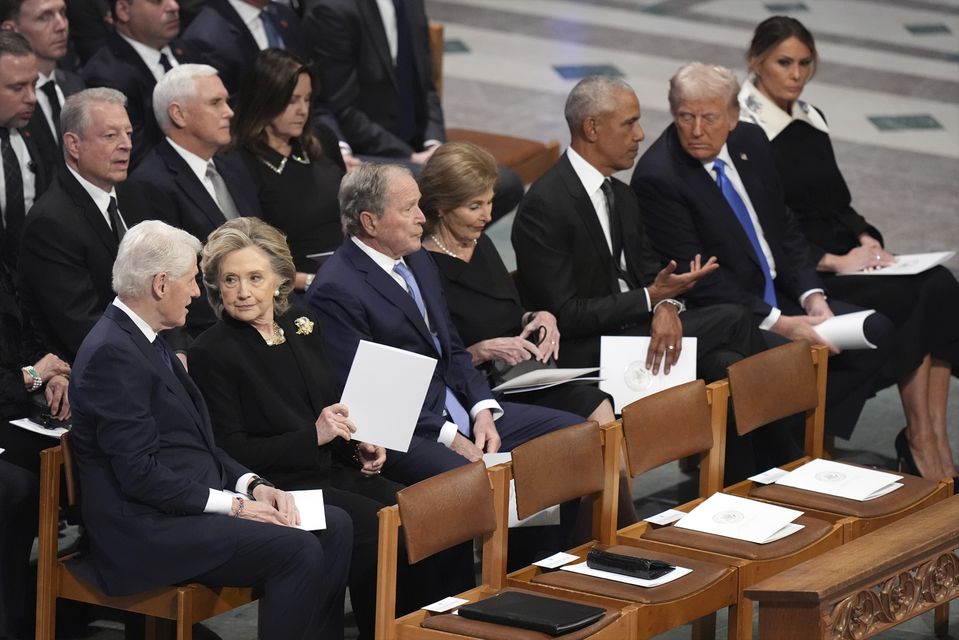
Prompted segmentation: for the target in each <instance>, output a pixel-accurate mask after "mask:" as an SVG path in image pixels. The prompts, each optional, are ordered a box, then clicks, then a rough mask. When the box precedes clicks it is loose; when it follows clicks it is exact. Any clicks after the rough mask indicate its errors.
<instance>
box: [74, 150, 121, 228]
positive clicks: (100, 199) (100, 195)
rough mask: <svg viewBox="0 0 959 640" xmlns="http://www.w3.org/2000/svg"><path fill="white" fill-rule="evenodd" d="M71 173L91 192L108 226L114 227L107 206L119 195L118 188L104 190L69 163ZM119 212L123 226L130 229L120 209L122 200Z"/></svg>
mask: <svg viewBox="0 0 959 640" xmlns="http://www.w3.org/2000/svg"><path fill="white" fill-rule="evenodd" d="M67 169H69V171H70V173H72V174H73V177H74V178H76V179H77V182H79V183H80V186H81V187H83V190H84V191H86V192H87V193H88V194H90V197H91V198H93V203H94V204H95V205H97V209H99V210H100V215H102V216H103V219H104V220H106V221H107V228H109V229H112V228H113V222H111V221H110V212H109V211H108V210H107V207H109V206H110V198H116V197H117V190H116V189H115V188H114V189H110V191H104V190H103V189H101V188H100V187H98V186H97V185H95V184H93V183H92V182H90V181H89V180H87V179H86V178H84V177H83V176H81V175H80V174H79V173H77V172H76V171H75V170H74V168H73V167H71V166H70V165H67ZM117 214H118V215H119V216H120V222H122V223H123V228H124V229H128V228H129V227H128V226H127V223H126V220H124V219H123V212H121V211H120V201H119V200H117Z"/></svg>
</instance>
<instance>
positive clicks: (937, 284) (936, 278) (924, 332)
mask: <svg viewBox="0 0 959 640" xmlns="http://www.w3.org/2000/svg"><path fill="white" fill-rule="evenodd" d="M772 148H773V154H774V157H775V162H776V168H777V169H778V171H779V175H780V177H781V179H782V184H783V190H784V192H785V196H786V204H787V205H789V207H790V208H791V209H792V210H793V212H795V214H796V218H797V220H798V221H799V224H800V225H801V227H802V229H803V232H804V233H805V234H806V237H807V238H808V239H809V243H810V245H811V246H810V249H811V257H812V259H813V260H815V261H816V262H818V261H819V259H820V258H821V257H822V255H823V254H824V253H832V254H835V255H844V254H846V253H848V252H849V251H850V250H852V249H854V248H855V247H857V246H859V236H860V235H861V234H863V233H867V234H869V235H870V236H872V237H873V238H875V239H876V240H878V241H879V242H882V235H881V234H880V233H879V231H878V230H877V229H876V228H875V227H873V226H872V225H870V224H869V223H868V222H867V221H866V219H865V218H863V217H862V216H861V215H859V213H857V212H856V210H855V209H853V207H852V204H851V196H850V194H849V188H848V187H847V186H846V181H845V180H844V179H843V176H842V173H841V172H840V170H839V166H838V165H837V163H836V156H835V154H834V153H833V148H832V142H831V141H830V139H829V134H828V133H826V132H825V131H821V130H820V129H818V128H815V127H813V126H812V125H810V124H808V123H807V122H805V121H803V120H793V121H792V122H791V123H790V124H789V125H788V126H786V128H785V129H783V130H782V131H781V132H780V133H779V134H778V135H777V136H775V137H774V138H773V139H772ZM821 275H822V277H823V282H824V283H825V285H826V289H827V291H828V293H829V295H832V296H835V297H836V298H838V299H841V300H845V301H847V302H851V303H853V304H857V305H859V306H861V307H866V308H872V309H876V310H877V311H879V312H881V313H883V314H885V315H886V316H888V317H889V318H890V319H891V320H892V321H893V323H894V324H895V325H896V351H895V359H894V365H895V374H896V378H897V379H902V378H903V377H905V376H906V375H908V374H909V373H910V372H912V371H914V370H915V369H916V368H917V367H918V366H919V364H920V363H921V361H922V359H923V358H924V357H925V356H926V354H932V356H933V357H935V358H938V359H940V360H943V361H945V362H948V363H950V364H951V365H953V367H954V370H955V366H956V365H957V364H959V322H956V321H955V318H956V317H959V283H957V282H956V279H955V277H954V276H953V275H952V273H951V272H950V271H949V270H948V269H946V268H945V267H942V266H939V267H935V268H933V269H930V270H928V271H926V272H924V273H920V274H917V275H914V276H837V275H835V274H821Z"/></svg>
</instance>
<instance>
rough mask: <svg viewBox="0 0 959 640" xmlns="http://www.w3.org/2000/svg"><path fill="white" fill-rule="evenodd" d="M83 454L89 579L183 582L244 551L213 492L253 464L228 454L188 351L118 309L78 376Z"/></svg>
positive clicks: (98, 332) (138, 584) (73, 395)
mask: <svg viewBox="0 0 959 640" xmlns="http://www.w3.org/2000/svg"><path fill="white" fill-rule="evenodd" d="M70 406H71V408H72V409H73V430H72V432H71V438H72V444H73V452H74V455H75V458H76V463H77V469H78V470H79V473H80V485H81V486H82V487H83V502H82V508H83V521H84V525H85V526H86V528H87V530H88V532H89V533H90V535H89V542H90V554H89V555H87V556H85V557H84V558H83V560H82V561H81V563H80V564H79V566H78V569H79V570H80V573H81V575H82V577H84V578H85V579H88V580H91V581H93V582H94V583H95V584H97V585H98V586H99V587H100V588H101V589H103V590H105V591H106V592H107V593H109V594H112V595H125V594H131V593H137V592H140V591H145V590H147V589H150V588H154V587H158V586H161V585H169V584H176V583H178V582H183V581H185V580H188V579H190V578H191V577H193V576H196V575H199V574H202V573H204V572H206V571H209V570H210V569H213V568H215V567H217V566H219V565H220V564H222V563H223V562H225V561H226V560H227V559H229V558H230V557H232V556H233V555H234V554H235V553H236V549H235V545H236V544H237V543H238V541H237V539H236V538H237V537H238V536H237V532H236V530H235V528H233V527H230V526H229V525H231V524H232V523H233V521H232V520H231V519H230V518H228V517H225V516H212V515H204V514H203V510H204V508H205V506H206V503H207V500H208V498H209V495H210V494H209V490H210V489H211V488H213V489H223V488H227V489H231V490H235V487H236V482H237V480H238V479H239V478H240V476H242V475H243V474H245V473H248V470H247V469H246V468H245V467H243V466H242V465H240V464H239V463H238V462H236V461H235V460H233V459H232V458H230V457H229V456H228V455H226V454H225V453H224V452H223V451H222V450H220V449H219V448H218V447H217V446H216V444H215V442H214V439H213V430H212V428H211V426H210V418H209V415H208V413H207V408H206V403H205V402H204V400H203V396H202V395H200V392H199V390H198V389H197V388H196V386H195V385H194V384H193V382H192V381H191V380H190V377H189V376H188V375H187V374H186V371H184V370H183V367H182V366H181V365H180V362H179V360H178V359H177V358H172V363H171V366H170V367H167V365H166V364H164V362H163V360H162V359H161V358H160V355H159V353H158V352H157V350H156V348H155V347H154V345H152V344H150V342H149V341H148V340H147V338H146V336H144V335H143V332H142V331H140V329H139V328H138V327H137V326H136V325H135V324H134V323H133V321H132V320H131V319H130V317H129V316H127V315H126V313H124V312H123V311H121V310H120V309H119V308H117V307H115V306H113V305H110V306H109V307H107V309H106V310H105V311H104V313H103V317H102V318H101V319H100V320H99V321H98V322H97V323H96V325H95V326H94V328H93V329H92V330H91V331H90V335H89V336H88V337H87V338H86V339H85V340H84V342H83V346H82V347H81V349H80V352H79V353H78V354H77V359H76V362H75V363H74V368H73V377H72V379H71V381H70Z"/></svg>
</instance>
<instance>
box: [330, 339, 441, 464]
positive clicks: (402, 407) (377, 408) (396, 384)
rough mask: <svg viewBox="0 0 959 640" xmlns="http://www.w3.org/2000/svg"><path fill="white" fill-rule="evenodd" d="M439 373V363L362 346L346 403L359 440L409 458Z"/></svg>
mask: <svg viewBox="0 0 959 640" xmlns="http://www.w3.org/2000/svg"><path fill="white" fill-rule="evenodd" d="M435 368H436V360H435V359H434V358H428V357H426V356H423V355H420V354H418V353H413V352H411V351H404V350H402V349H396V348H395V347H388V346H386V345H383V344H377V343H375V342H368V341H366V340H360V344H359V346H358V347H357V348H356V355H355V356H353V365H352V366H351V367H350V373H349V376H348V377H347V378H346V385H345V386H344V387H343V396H342V397H341V398H340V402H342V403H343V404H345V405H346V406H347V407H349V410H350V420H352V421H353V424H355V425H356V432H355V433H354V434H353V438H354V439H355V440H359V441H361V442H368V443H370V444H375V445H379V446H381V447H386V448H387V449H392V450H394V451H402V452H404V453H405V452H406V451H407V450H408V449H409V447H410V439H411V438H412V437H413V431H414V429H416V423H417V422H418V421H419V417H420V411H422V409H423V400H424V398H426V392H427V391H428V390H429V386H430V381H431V380H432V378H433V370H434V369H435Z"/></svg>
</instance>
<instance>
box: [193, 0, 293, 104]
mask: <svg viewBox="0 0 959 640" xmlns="http://www.w3.org/2000/svg"><path fill="white" fill-rule="evenodd" d="M272 4H273V7H274V8H275V10H276V17H277V20H276V23H277V28H278V31H279V32H280V37H281V38H283V48H284V49H285V50H287V51H289V52H290V53H294V54H296V55H298V56H300V57H301V58H304V59H306V60H308V59H309V55H310V51H309V46H308V45H307V43H306V37H305V35H304V33H303V27H302V25H301V23H300V18H299V17H298V16H297V15H296V14H295V13H294V12H293V11H292V10H291V9H290V8H289V7H288V6H286V5H284V4H280V3H278V2H274V3H272ZM183 38H184V39H186V40H189V41H190V42H192V43H193V44H194V45H196V46H197V47H198V48H199V49H200V50H201V51H202V52H203V54H204V55H205V57H206V58H207V62H208V63H209V64H211V65H213V66H214V67H216V69H217V71H219V72H220V78H221V79H222V80H223V84H224V86H226V90H227V91H229V92H230V95H231V96H233V95H236V93H237V92H238V91H239V90H240V84H241V82H242V81H243V76H244V74H245V73H246V71H247V70H248V69H250V67H252V66H253V63H254V61H256V56H257V54H258V53H260V47H259V46H257V44H256V40H254V39H253V35H252V34H251V33H250V30H249V29H248V28H247V26H246V24H244V22H243V20H242V18H240V14H238V13H237V12H236V10H235V9H234V8H233V7H232V6H231V5H230V3H229V2H227V0H210V1H209V2H208V3H207V4H206V6H205V7H203V9H202V10H201V11H200V13H199V14H198V15H197V16H196V18H194V19H193V21H192V22H190V26H189V27H187V29H186V31H184V32H183Z"/></svg>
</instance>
